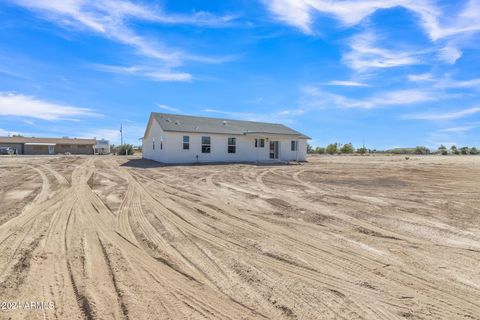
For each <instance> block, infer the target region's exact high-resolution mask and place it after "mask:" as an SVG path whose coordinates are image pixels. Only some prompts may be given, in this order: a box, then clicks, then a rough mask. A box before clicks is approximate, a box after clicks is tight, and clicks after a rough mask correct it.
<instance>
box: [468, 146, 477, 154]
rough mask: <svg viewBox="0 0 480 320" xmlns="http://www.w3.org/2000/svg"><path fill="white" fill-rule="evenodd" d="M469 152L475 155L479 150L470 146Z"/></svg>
mask: <svg viewBox="0 0 480 320" xmlns="http://www.w3.org/2000/svg"><path fill="white" fill-rule="evenodd" d="M470 154H474V155H476V154H479V151H478V150H477V148H475V147H472V148H471V149H470Z"/></svg>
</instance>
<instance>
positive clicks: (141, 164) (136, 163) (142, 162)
mask: <svg viewBox="0 0 480 320" xmlns="http://www.w3.org/2000/svg"><path fill="white" fill-rule="evenodd" d="M231 164H245V165H252V166H286V165H301V164H303V163H302V162H284V161H275V162H273V161H272V162H259V163H255V162H228V163H227V162H202V163H199V162H194V163H162V162H157V161H153V160H147V159H130V160H128V161H127V162H125V163H123V164H121V166H122V167H130V168H141V169H148V168H158V167H190V166H224V165H231Z"/></svg>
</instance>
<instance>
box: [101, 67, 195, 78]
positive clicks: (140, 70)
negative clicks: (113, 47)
mask: <svg viewBox="0 0 480 320" xmlns="http://www.w3.org/2000/svg"><path fill="white" fill-rule="evenodd" d="M94 68H95V69H97V70H100V71H104V72H111V73H117V74H127V75H136V76H140V77H145V78H148V79H151V80H154V81H160V82H163V81H169V82H189V81H192V78H193V77H192V75H191V74H190V73H187V72H172V71H170V70H169V69H162V68H160V69H158V70H157V69H154V68H152V67H150V66H130V67H126V66H111V65H98V64H97V65H94Z"/></svg>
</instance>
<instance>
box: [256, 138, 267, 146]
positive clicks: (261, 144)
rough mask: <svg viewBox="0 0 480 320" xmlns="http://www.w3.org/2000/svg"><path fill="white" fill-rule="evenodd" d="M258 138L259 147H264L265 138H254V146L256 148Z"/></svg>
mask: <svg viewBox="0 0 480 320" xmlns="http://www.w3.org/2000/svg"><path fill="white" fill-rule="evenodd" d="M259 140H260V148H265V139H255V148H258V144H259V143H258V142H259Z"/></svg>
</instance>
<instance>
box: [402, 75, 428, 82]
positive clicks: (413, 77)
mask: <svg viewBox="0 0 480 320" xmlns="http://www.w3.org/2000/svg"><path fill="white" fill-rule="evenodd" d="M407 78H408V80H409V81H412V82H422V81H433V80H434V78H433V75H432V74H431V73H422V74H409V75H408V76H407Z"/></svg>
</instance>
